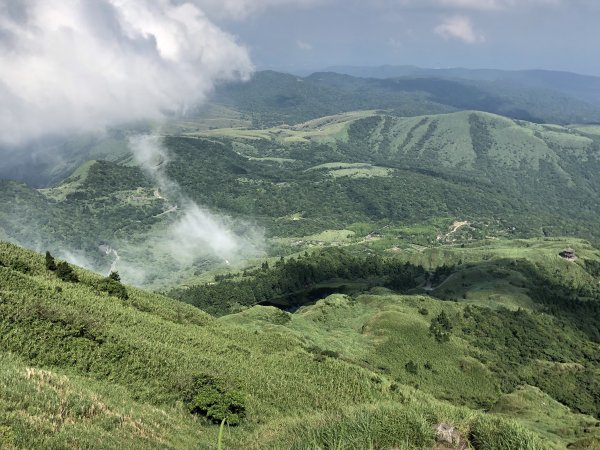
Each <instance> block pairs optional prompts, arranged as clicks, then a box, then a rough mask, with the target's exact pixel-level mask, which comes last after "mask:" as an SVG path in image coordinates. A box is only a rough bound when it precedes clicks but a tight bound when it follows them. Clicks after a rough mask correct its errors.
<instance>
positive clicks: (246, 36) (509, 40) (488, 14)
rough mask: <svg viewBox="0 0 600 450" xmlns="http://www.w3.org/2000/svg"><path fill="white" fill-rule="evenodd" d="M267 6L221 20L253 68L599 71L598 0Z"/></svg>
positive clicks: (356, 0) (388, 0)
mask: <svg viewBox="0 0 600 450" xmlns="http://www.w3.org/2000/svg"><path fill="white" fill-rule="evenodd" d="M232 3H236V2H235V1H233V2H232ZM272 3H280V5H279V7H274V6H273V7H271V8H268V9H264V10H263V11H262V12H261V13H257V12H255V13H254V14H250V15H246V17H245V18H244V19H242V17H241V16H238V18H237V20H231V19H225V20H223V19H220V21H219V23H221V24H222V26H223V27H224V28H225V29H227V30H229V31H231V32H232V33H234V34H235V35H236V36H238V37H239V39H240V41H241V42H244V43H245V45H247V46H248V48H249V49H250V54H251V56H252V58H253V61H254V63H255V64H256V65H257V66H258V67H273V68H281V69H286V68H289V69H302V68H308V69H317V68H322V67H327V66H332V65H343V64H350V65H381V64H400V65H402V64H408V65H418V66H424V67H456V66H463V67H469V68H481V67H485V68H507V69H522V68H525V69H529V68H547V69H560V70H570V71H576V72H580V73H587V74H592V75H600V59H599V58H597V57H595V55H598V54H600V27H599V26H598V23H599V21H600V1H597V0H314V1H312V2H310V1H304V2H285V1H281V2H276V1H273V2H272ZM281 3H288V4H287V5H281ZM298 3H301V5H299V4H298ZM247 12H250V13H251V11H247Z"/></svg>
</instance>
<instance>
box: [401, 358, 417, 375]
mask: <svg viewBox="0 0 600 450" xmlns="http://www.w3.org/2000/svg"><path fill="white" fill-rule="evenodd" d="M404 368H405V369H406V371H407V372H408V373H412V374H413V375H416V374H418V373H419V366H417V364H416V363H415V362H414V361H409V362H407V363H406V364H405V365H404Z"/></svg>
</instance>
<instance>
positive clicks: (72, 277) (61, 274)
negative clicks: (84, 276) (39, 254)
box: [56, 261, 79, 283]
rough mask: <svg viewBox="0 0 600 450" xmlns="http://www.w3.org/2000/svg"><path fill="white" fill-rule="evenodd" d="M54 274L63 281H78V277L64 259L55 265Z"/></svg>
mask: <svg viewBox="0 0 600 450" xmlns="http://www.w3.org/2000/svg"><path fill="white" fill-rule="evenodd" d="M56 276H57V277H58V278H60V279H61V280H63V281H69V282H71V283H78V282H79V277H78V276H77V274H76V273H75V272H74V271H73V268H72V267H71V266H70V265H69V264H68V263H67V262H65V261H61V262H59V263H58V264H57V265H56Z"/></svg>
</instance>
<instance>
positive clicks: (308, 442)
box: [0, 244, 550, 449]
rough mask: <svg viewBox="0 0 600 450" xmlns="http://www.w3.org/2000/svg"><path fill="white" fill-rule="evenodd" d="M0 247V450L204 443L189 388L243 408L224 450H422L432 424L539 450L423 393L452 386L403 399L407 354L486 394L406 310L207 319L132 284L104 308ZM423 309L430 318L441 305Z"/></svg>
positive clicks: (389, 307) (513, 432)
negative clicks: (208, 386) (230, 398)
mask: <svg viewBox="0 0 600 450" xmlns="http://www.w3.org/2000/svg"><path fill="white" fill-rule="evenodd" d="M0 245H1V247H0V261H1V264H0V351H1V352H2V362H1V363H0V374H1V378H0V392H2V395H1V399H2V400H0V433H1V434H0V436H2V445H3V446H4V447H5V448H65V447H71V448H211V447H214V446H215V444H216V440H217V432H218V427H217V426H216V425H214V424H213V423H211V422H210V421H208V420H205V419H203V418H202V417H201V416H200V417H194V416H192V415H191V414H190V413H189V412H188V409H187V408H188V404H187V403H186V392H189V390H190V389H193V388H194V386H197V385H196V384H194V380H197V379H198V377H200V379H210V380H212V381H211V382H214V383H217V384H218V385H219V386H220V389H221V390H222V391H220V392H222V393H223V395H225V393H227V392H234V391H235V392H237V393H239V395H241V396H242V398H243V402H244V406H245V408H246V417H245V418H244V419H243V420H242V422H241V425H240V426H238V427H229V428H228V429H227V431H226V433H225V437H224V440H225V446H226V447H225V448H319V447H320V448H331V447H332V446H333V445H334V443H337V444H340V445H342V448H356V449H359V448H365V447H366V448H368V447H369V446H372V447H373V448H431V447H432V446H433V445H434V443H435V436H434V432H433V428H432V427H433V425H435V424H437V423H439V422H442V421H443V422H448V423H451V424H452V425H455V426H457V427H458V428H459V429H460V430H461V433H462V435H463V436H464V438H465V439H468V440H469V441H470V442H471V444H472V445H473V446H474V447H475V448H481V449H484V448H489V449H494V448H498V449H500V448H501V449H513V448H532V449H543V448H549V447H548V445H550V444H549V441H544V440H543V438H542V437H540V436H538V435H537V434H535V433H534V432H533V431H527V430H525V429H524V428H523V426H521V425H517V424H515V423H513V422H511V421H510V420H508V421H507V420H505V419H500V418H496V417H494V416H489V415H486V414H483V413H480V412H477V411H475V410H473V409H468V408H465V407H458V406H452V405H451V404H450V403H447V402H443V401H440V400H437V399H435V398H434V397H433V396H432V395H431V394H430V393H433V394H434V395H438V396H439V397H448V398H453V394H452V392H455V391H458V392H459V394H460V393H464V392H465V391H466V389H462V390H460V389H461V388H460V386H459V383H457V382H450V384H449V385H448V386H440V387H439V389H438V388H436V387H435V384H436V383H434V382H433V381H423V382H421V384H422V385H423V390H418V389H416V388H415V387H414V385H418V384H419V383H420V382H419V381H418V380H417V379H416V378H413V377H412V375H411V374H401V372H402V370H403V369H402V367H403V364H404V360H405V359H407V358H411V359H414V360H416V362H417V363H419V364H420V363H421V360H420V358H421V354H420V353H417V352H416V351H415V349H414V348H413V347H414V344H416V343H417V342H420V345H422V346H423V349H424V350H423V355H427V357H428V358H430V359H432V360H433V361H431V362H432V363H433V367H434V368H435V370H438V371H439V376H440V377H446V379H447V380H450V378H453V377H455V376H456V377H459V379H463V380H464V383H465V385H467V386H472V389H475V390H481V391H482V394H481V395H482V396H483V397H487V396H491V395H492V394H493V393H494V386H493V382H492V381H491V380H490V379H489V377H488V376H487V375H486V371H485V370H483V369H481V368H478V367H476V366H475V365H473V368H470V367H469V368H467V370H466V375H463V374H462V373H461V372H459V371H458V370H457V369H456V367H452V364H451V362H450V360H451V357H452V355H457V356H458V355H459V354H460V353H461V352H462V351H464V350H465V349H468V348H469V345H470V344H469V343H467V342H464V341H463V339H461V338H460V337H453V338H452V339H451V340H450V342H448V343H445V344H442V345H444V346H445V347H444V349H445V351H442V349H441V348H437V347H436V345H437V344H434V343H433V342H428V338H427V335H426V329H427V323H426V321H425V319H424V318H422V317H420V316H421V315H422V314H421V313H419V312H418V308H417V306H418V305H420V304H421V299H420V298H415V299H413V300H409V299H406V302H405V300H403V299H402V298H389V299H387V298H386V297H385V296H384V297H379V296H367V297H364V298H362V299H360V300H359V301H358V302H355V303H354V302H352V303H350V302H349V300H348V299H345V298H339V297H333V298H331V299H330V300H328V301H327V302H326V303H324V304H321V305H317V306H315V307H313V308H307V309H305V310H302V311H301V312H300V313H299V314H298V315H297V316H291V317H290V315H289V314H287V313H283V312H280V311H274V310H272V309H268V308H267V309H265V308H255V309H251V310H248V311H247V312H245V313H241V314H239V315H237V316H232V317H231V318H223V319H218V320H216V319H214V318H212V317H211V316H209V315H207V314H205V313H203V312H202V311H200V310H198V309H196V308H193V307H191V306H188V305H184V304H181V303H177V302H175V301H173V300H170V299H167V298H165V297H162V296H160V295H155V294H149V293H146V292H143V291H140V290H137V289H134V288H129V287H128V288H127V291H128V294H129V299H128V300H122V299H120V298H117V297H113V296H110V295H108V294H106V293H103V292H101V290H100V286H101V284H100V277H98V276H97V275H94V274H91V273H89V272H85V271H83V270H79V269H76V273H77V275H78V276H79V279H80V281H79V282H78V283H67V282H63V281H60V280H58V279H57V278H56V276H55V275H54V274H53V273H52V272H49V271H47V270H46V269H45V266H44V261H43V258H42V257H41V256H39V255H36V254H34V253H32V252H29V251H25V250H22V249H20V248H17V247H15V246H12V245H10V244H0ZM423 301H426V302H429V303H427V305H428V307H429V308H430V309H431V312H430V314H432V315H433V314H435V313H436V312H437V311H438V310H439V308H440V307H441V306H440V305H441V303H439V304H438V303H435V302H436V301H434V300H423ZM411 302H414V304H413V303H411ZM453 308H458V309H455V311H456V312H458V311H459V309H460V308H459V306H453ZM451 311H452V309H450V310H449V312H451ZM253 316H254V317H253ZM329 318H330V319H329ZM319 323H320V324H321V326H318V324H319ZM359 325H360V327H359ZM363 326H364V328H363ZM336 329H337V331H336ZM336 333H337V334H336ZM403 333H410V335H412V336H414V342H413V343H412V344H411V342H410V341H411V339H412V338H411V337H410V336H409V335H408V334H407V335H405V336H401V335H400V334H403ZM397 334H398V336H396V335H397ZM344 335H345V336H347V338H348V339H353V340H354V341H353V344H352V345H350V344H349V342H351V341H347V340H346V339H345V338H344ZM411 348H412V349H411ZM325 350H330V352H327V351H325ZM335 352H337V353H335ZM446 353H447V354H446ZM467 362H468V361H467ZM384 364H387V365H388V367H386V368H384V367H383V365H384ZM378 366H381V367H378ZM421 370H426V369H420V368H419V372H420V371H421ZM435 376H438V375H435ZM435 376H434V375H432V380H433V379H434V378H435ZM428 392H429V393H428ZM447 393H450V394H449V395H446V394H447ZM337 444H336V445H337Z"/></svg>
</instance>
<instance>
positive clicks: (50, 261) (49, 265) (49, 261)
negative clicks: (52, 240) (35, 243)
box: [46, 250, 57, 272]
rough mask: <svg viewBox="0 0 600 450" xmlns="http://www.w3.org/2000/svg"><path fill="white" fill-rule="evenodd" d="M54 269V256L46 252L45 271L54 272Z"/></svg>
mask: <svg viewBox="0 0 600 450" xmlns="http://www.w3.org/2000/svg"><path fill="white" fill-rule="evenodd" d="M56 269H57V267H56V261H54V256H52V255H51V254H50V252H49V251H47V250H46V270H50V271H52V272H54V271H55V270H56Z"/></svg>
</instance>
